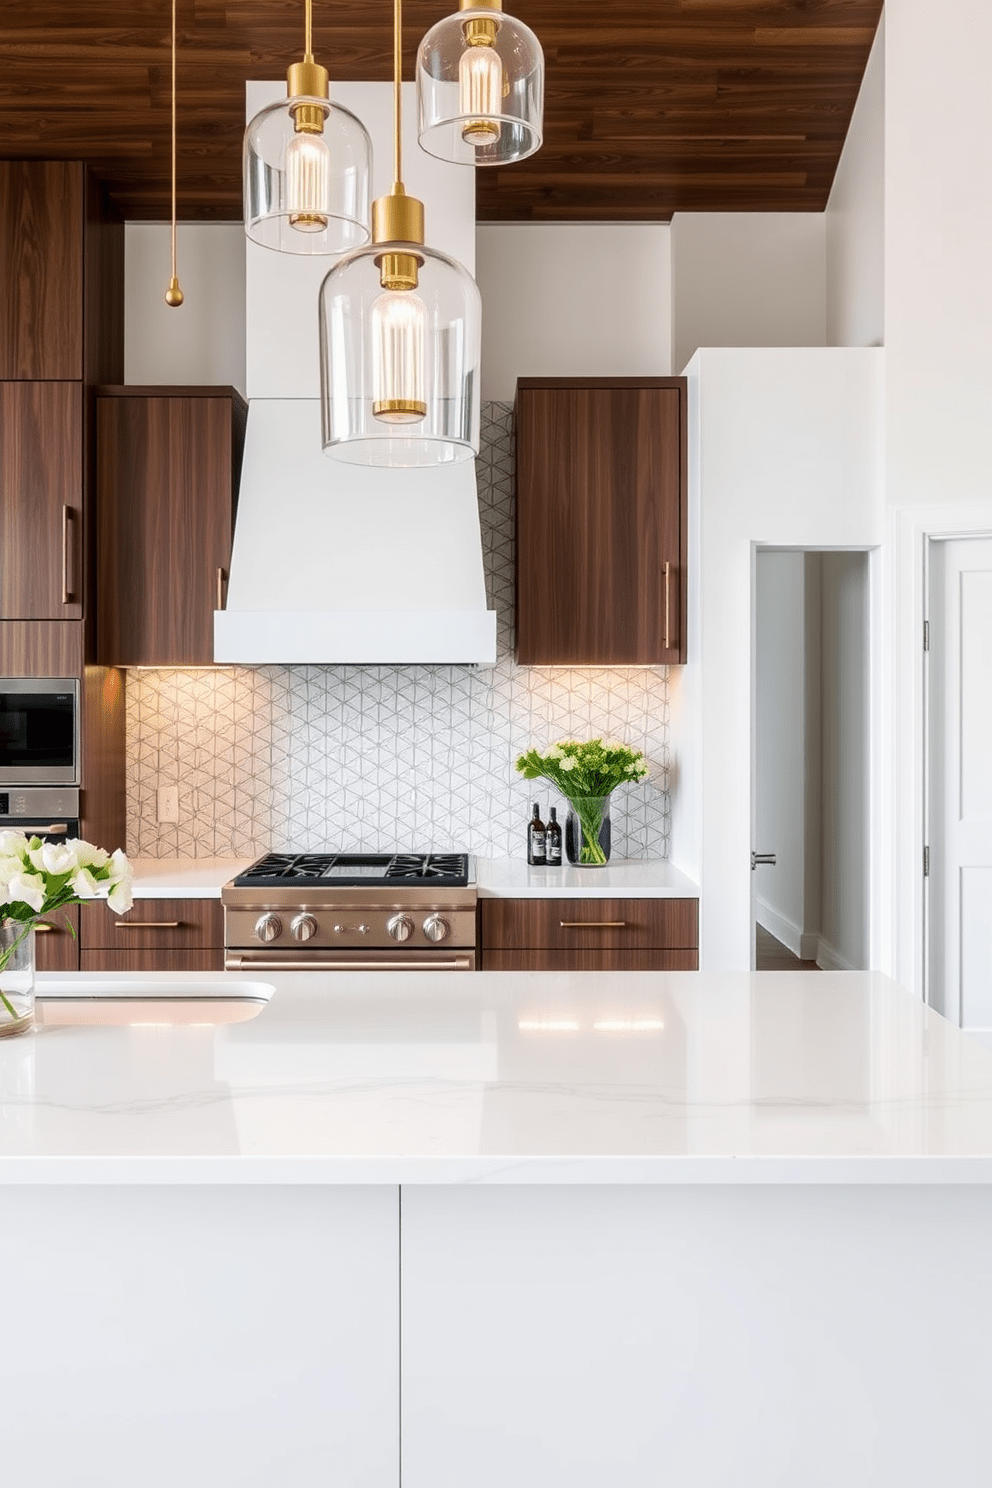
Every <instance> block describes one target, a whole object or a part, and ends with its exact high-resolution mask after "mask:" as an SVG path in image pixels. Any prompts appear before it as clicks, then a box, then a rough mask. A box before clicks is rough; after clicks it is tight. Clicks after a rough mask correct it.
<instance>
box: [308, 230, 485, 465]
mask: <svg viewBox="0 0 992 1488" xmlns="http://www.w3.org/2000/svg"><path fill="white" fill-rule="evenodd" d="M387 254H388V255H397V256H400V255H401V256H403V257H404V258H405V257H406V256H407V255H410V256H411V257H413V258H415V259H416V261H417V281H418V282H417V285H416V287H415V288H403V289H384V288H383V285H382V272H383V271H382V267H381V265H382V260H383V257H384V255H387ZM481 320H482V312H481V300H480V297H479V291H478V288H477V287H476V283H475V280H474V279H473V278H472V276H471V275H470V274H469V273H468V272H467V271H466V270H465V269H464V268H463V267H462V266H461V264H459V263H457V262H456V261H455V260H454V259H453V258H448V257H447V255H446V254H443V253H438V252H437V251H436V250H435V249H433V248H425V247H424V246H423V245H422V244H419V243H389V244H385V245H384V244H381V243H379V244H369V245H368V246H367V247H365V248H361V249H359V250H358V251H357V252H355V253H351V254H349V255H348V256H347V257H346V258H343V259H341V261H340V262H339V263H337V264H335V265H334V267H333V268H332V269H331V270H330V272H329V273H328V274H327V275H326V277H325V279H324V282H323V284H322V285H321V289H320V387H321V412H322V427H323V444H324V452H325V454H328V455H331V456H333V457H335V458H336V459H340V460H346V461H349V462H351V463H353V464H358V465H380V466H381V465H393V466H412V465H443V464H447V463H450V462H452V461H455V460H467V459H471V458H472V456H473V455H476V454H478V452H479V359H480V349H481Z"/></svg>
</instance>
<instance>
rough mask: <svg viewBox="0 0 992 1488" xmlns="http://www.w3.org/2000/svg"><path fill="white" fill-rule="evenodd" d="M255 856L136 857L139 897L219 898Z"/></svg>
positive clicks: (132, 862) (135, 887)
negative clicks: (225, 886)
mask: <svg viewBox="0 0 992 1488" xmlns="http://www.w3.org/2000/svg"><path fill="white" fill-rule="evenodd" d="M254 861H255V859H254V858H132V859H131V866H132V867H133V869H134V897H135V899H219V898H220V891H221V889H222V888H223V886H224V884H226V883H227V881H228V880H229V879H231V878H234V877H235V875H236V874H238V873H243V872H244V870H245V869H246V868H248V867H250V866H251V864H252V863H253V862H254Z"/></svg>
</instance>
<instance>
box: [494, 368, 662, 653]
mask: <svg viewBox="0 0 992 1488" xmlns="http://www.w3.org/2000/svg"><path fill="white" fill-rule="evenodd" d="M516 448H517V544H516V548H517V627H516V629H517V660H518V662H520V664H521V665H522V666H577V667H582V666H651V665H663V664H665V663H671V662H684V661H685V656H686V651H685V646H686V586H685V572H686V494H687V490H686V487H687V481H686V382H685V379H684V378H682V377H648V378H555V379H551V378H522V379H521V380H520V381H519V382H518V383H517V405H516Z"/></svg>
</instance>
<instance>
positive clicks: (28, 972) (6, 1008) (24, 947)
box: [0, 920, 34, 1038]
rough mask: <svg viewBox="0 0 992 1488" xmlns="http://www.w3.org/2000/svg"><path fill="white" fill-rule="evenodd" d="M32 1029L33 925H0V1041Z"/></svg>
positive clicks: (17, 923) (14, 921)
mask: <svg viewBox="0 0 992 1488" xmlns="http://www.w3.org/2000/svg"><path fill="white" fill-rule="evenodd" d="M33 1026H34V926H33V925H24V924H21V923H20V922H19V921H18V920H5V921H4V922H3V924H0V1038H4V1037H5V1036H6V1035H8V1034H14V1033H26V1032H27V1031H28V1029H29V1028H32V1027H33Z"/></svg>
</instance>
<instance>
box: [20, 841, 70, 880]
mask: <svg viewBox="0 0 992 1488" xmlns="http://www.w3.org/2000/svg"><path fill="white" fill-rule="evenodd" d="M28 857H29V859H30V861H31V864H32V867H34V868H35V869H37V871H38V872H39V873H50V874H51V875H52V877H53V878H61V876H62V875H63V874H65V873H73V872H74V871H75V870H76V869H77V868H78V867H79V860H78V859H77V857H76V854H75V853H74V852H73V850H72V845H71V843H68V842H64V843H63V842H43V843H42V844H41V846H40V847H36V848H34V850H33V851H32V852H29V853H28Z"/></svg>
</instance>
